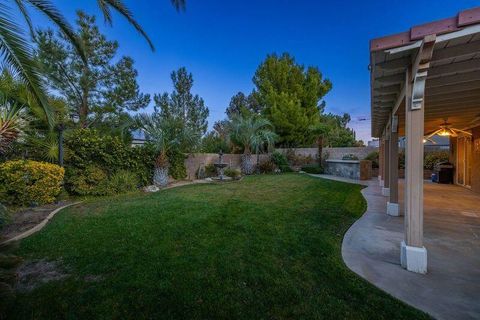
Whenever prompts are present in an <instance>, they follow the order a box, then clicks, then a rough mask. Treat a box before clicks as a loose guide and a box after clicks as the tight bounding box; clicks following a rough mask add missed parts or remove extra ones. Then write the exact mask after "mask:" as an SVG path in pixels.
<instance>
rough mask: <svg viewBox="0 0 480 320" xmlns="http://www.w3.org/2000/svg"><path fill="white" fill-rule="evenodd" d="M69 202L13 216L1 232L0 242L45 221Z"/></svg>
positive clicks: (29, 209) (32, 209)
mask: <svg viewBox="0 0 480 320" xmlns="http://www.w3.org/2000/svg"><path fill="white" fill-rule="evenodd" d="M68 203H69V201H60V202H57V203H53V204H48V205H45V206H39V207H33V208H26V209H22V210H20V211H17V212H15V213H13V214H12V215H11V220H10V221H9V222H8V223H7V225H5V226H4V227H3V228H2V229H1V230H0V242H3V241H6V240H8V239H11V238H13V237H15V236H16V235H19V234H21V233H23V232H25V231H27V230H29V229H31V228H33V227H35V226H36V225H37V224H39V223H40V222H42V221H43V219H45V218H46V217H47V216H48V215H49V214H50V212H52V211H53V210H55V209H57V208H60V207H62V206H64V205H67V204H68Z"/></svg>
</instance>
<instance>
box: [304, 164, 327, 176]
mask: <svg viewBox="0 0 480 320" xmlns="http://www.w3.org/2000/svg"><path fill="white" fill-rule="evenodd" d="M302 171H303V172H306V173H312V174H322V173H324V170H323V167H320V166H319V165H318V164H309V165H305V166H302Z"/></svg>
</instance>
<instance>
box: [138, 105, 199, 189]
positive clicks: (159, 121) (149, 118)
mask: <svg viewBox="0 0 480 320" xmlns="http://www.w3.org/2000/svg"><path fill="white" fill-rule="evenodd" d="M133 127H136V128H139V129H141V130H143V132H144V133H145V137H146V138H147V140H148V141H149V142H151V143H153V145H154V146H155V148H156V151H157V153H158V156H157V158H156V159H155V171H154V174H153V184H154V185H157V186H160V187H165V186H167V184H168V168H169V161H168V153H169V151H170V150H173V149H174V148H180V146H181V144H182V142H183V143H185V142H187V143H188V144H190V145H191V144H193V142H194V141H195V139H200V137H198V136H197V135H196V134H195V133H194V132H193V131H190V130H188V129H187V128H185V129H183V131H182V132H181V133H180V134H178V126H177V124H176V123H175V121H174V120H171V119H167V118H164V117H161V116H159V115H158V114H155V113H154V114H138V115H136V116H135V117H134V125H133Z"/></svg>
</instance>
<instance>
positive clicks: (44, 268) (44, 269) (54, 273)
mask: <svg viewBox="0 0 480 320" xmlns="http://www.w3.org/2000/svg"><path fill="white" fill-rule="evenodd" d="M68 276H69V274H68V273H66V271H65V269H64V268H62V264H61V261H47V260H36V261H27V262H25V263H23V264H22V265H20V266H19V267H18V269H17V283H16V286H15V289H16V290H18V291H19V292H29V291H32V290H34V289H35V288H37V287H38V286H40V285H42V284H44V283H48V282H50V281H57V280H62V279H65V278H66V277H68Z"/></svg>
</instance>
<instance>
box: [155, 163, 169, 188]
mask: <svg viewBox="0 0 480 320" xmlns="http://www.w3.org/2000/svg"><path fill="white" fill-rule="evenodd" d="M153 184H154V185H156V186H158V187H166V186H167V185H168V167H164V168H161V167H156V168H155V171H154V173H153Z"/></svg>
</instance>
